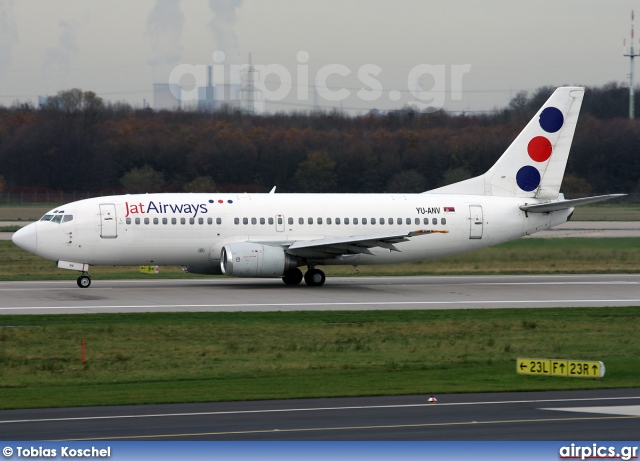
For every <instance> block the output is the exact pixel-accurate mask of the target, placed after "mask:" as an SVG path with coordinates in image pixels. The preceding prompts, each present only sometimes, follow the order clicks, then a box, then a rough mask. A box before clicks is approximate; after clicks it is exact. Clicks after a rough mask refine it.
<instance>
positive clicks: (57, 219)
mask: <svg viewBox="0 0 640 461" xmlns="http://www.w3.org/2000/svg"><path fill="white" fill-rule="evenodd" d="M40 221H50V222H54V223H56V224H60V223H65V222H69V221H73V215H72V214H65V215H62V214H46V215H44V216H43V217H42V218H40Z"/></svg>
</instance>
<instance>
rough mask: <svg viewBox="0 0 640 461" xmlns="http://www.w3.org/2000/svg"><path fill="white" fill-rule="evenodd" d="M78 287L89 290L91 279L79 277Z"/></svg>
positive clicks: (86, 276)
mask: <svg viewBox="0 0 640 461" xmlns="http://www.w3.org/2000/svg"><path fill="white" fill-rule="evenodd" d="M77 283H78V286H79V287H80V288H89V286H90V285H91V278H89V276H88V275H81V276H80V277H78V280H77Z"/></svg>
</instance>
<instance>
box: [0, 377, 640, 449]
mask: <svg viewBox="0 0 640 461" xmlns="http://www.w3.org/2000/svg"><path fill="white" fill-rule="evenodd" d="M437 399H438V403H437V404H427V403H426V400H427V396H422V395H418V396H416V395H414V396H398V397H364V398H342V399H315V400H283V401H259V402H227V403H198V404H177V405H141V406H120V407H88V408H65V409H46V410H9V411H2V412H0V439H3V440H87V439H90V440H261V441H275V440H280V441H281V440H299V441H320V440H338V441H339V440H357V441H373V440H376V441H380V440H547V441H551V440H568V441H578V440H591V441H596V440H637V437H638V432H639V431H640V392H639V391H638V389H609V390H592V391H562V392H519V393H495V394H451V395H439V396H437Z"/></svg>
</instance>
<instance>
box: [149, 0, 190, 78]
mask: <svg viewBox="0 0 640 461" xmlns="http://www.w3.org/2000/svg"><path fill="white" fill-rule="evenodd" d="M183 26H184V15H183V14H182V10H181V9H180V1H179V0H156V4H155V6H154V7H153V9H152V10H151V11H150V12H149V16H148V17H147V34H148V35H149V36H150V37H151V57H150V58H149V64H150V65H151V67H152V71H153V81H154V82H156V83H157V82H167V81H168V80H169V73H170V72H171V69H173V68H174V67H175V66H176V65H178V63H179V61H180V58H181V56H182V44H181V43H180V40H181V38H182V27H183Z"/></svg>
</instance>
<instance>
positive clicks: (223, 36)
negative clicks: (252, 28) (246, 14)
mask: <svg viewBox="0 0 640 461" xmlns="http://www.w3.org/2000/svg"><path fill="white" fill-rule="evenodd" d="M241 5H242V0H209V8H211V11H213V14H214V17H213V19H212V20H211V22H209V28H210V29H211V32H213V37H214V40H215V42H216V51H223V52H224V53H225V54H226V56H227V59H229V58H231V59H233V58H234V57H237V56H238V37H237V35H236V33H235V32H234V26H235V23H236V10H237V9H238V8H239V7H240V6H241Z"/></svg>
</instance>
